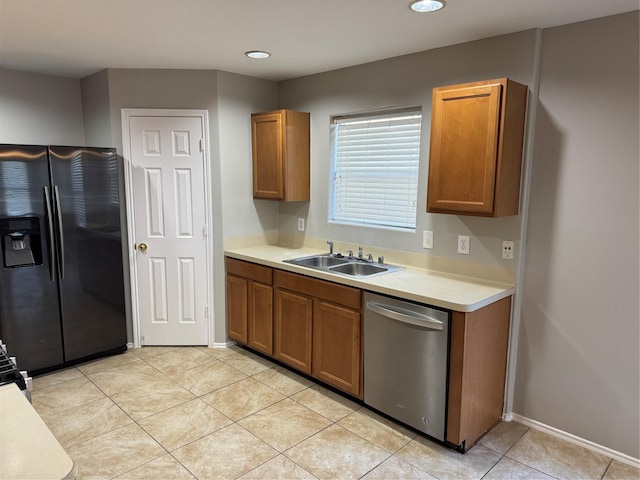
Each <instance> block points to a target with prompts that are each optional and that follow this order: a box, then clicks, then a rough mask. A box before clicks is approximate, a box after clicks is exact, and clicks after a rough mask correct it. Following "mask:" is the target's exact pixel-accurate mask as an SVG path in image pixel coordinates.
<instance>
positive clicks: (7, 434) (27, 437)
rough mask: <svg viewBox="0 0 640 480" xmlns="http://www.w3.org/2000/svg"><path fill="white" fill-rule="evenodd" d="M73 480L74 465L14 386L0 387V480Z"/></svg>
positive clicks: (12, 384)
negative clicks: (68, 479)
mask: <svg viewBox="0 0 640 480" xmlns="http://www.w3.org/2000/svg"><path fill="white" fill-rule="evenodd" d="M5 478H6V479H25V480H26V479H44V478H49V479H54V478H59V479H67V478H74V468H73V461H72V460H71V458H70V457H69V455H67V453H66V452H65V451H64V449H63V448H62V446H61V445H60V443H58V440H56V438H55V437H54V436H53V434H52V433H51V431H50V430H49V429H48V428H47V426H46V425H45V423H44V422H43V421H42V419H41V418H40V416H39V415H38V414H37V413H36V411H35V410H34V408H33V407H32V406H31V404H30V403H29V401H28V400H27V399H26V398H25V396H24V395H23V394H22V392H21V391H20V389H19V388H18V386H17V385H16V384H15V383H10V384H7V385H3V386H2V387H0V479H5Z"/></svg>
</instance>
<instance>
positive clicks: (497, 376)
mask: <svg viewBox="0 0 640 480" xmlns="http://www.w3.org/2000/svg"><path fill="white" fill-rule="evenodd" d="M510 316H511V297H508V298H505V299H503V300H500V301H498V302H496V303H493V304H491V305H488V306H486V307H484V308H482V309H480V310H477V311H475V312H471V313H467V314H466V320H465V334H464V354H463V355H464V365H463V368H462V391H461V397H460V430H459V432H460V434H459V438H458V441H457V442H454V443H456V444H457V445H459V444H460V443H461V442H462V441H466V444H465V446H466V448H469V447H471V446H472V445H473V444H475V443H476V442H477V441H478V439H479V438H480V437H482V435H484V434H485V433H487V432H488V431H489V430H491V428H493V427H494V426H495V425H496V424H497V423H498V422H499V421H500V419H501V417H502V407H503V402H504V383H505V375H506V367H507V347H508V343H509V319H510ZM452 340H453V339H452ZM452 346H453V345H452Z"/></svg>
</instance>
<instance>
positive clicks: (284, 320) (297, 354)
mask: <svg viewBox="0 0 640 480" xmlns="http://www.w3.org/2000/svg"><path fill="white" fill-rule="evenodd" d="M312 313H313V300H312V299H311V298H309V297H307V296H303V295H297V294H295V293H292V292H289V291H286V290H281V289H276V292H275V357H276V358H277V359H278V360H280V361H281V362H283V363H286V364H287V365H290V366H292V367H294V368H297V369H298V370H301V371H303V372H304V373H311V318H312Z"/></svg>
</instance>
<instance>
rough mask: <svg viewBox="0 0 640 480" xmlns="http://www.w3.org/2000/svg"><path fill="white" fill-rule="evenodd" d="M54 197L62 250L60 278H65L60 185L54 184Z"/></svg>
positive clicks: (60, 248)
mask: <svg viewBox="0 0 640 480" xmlns="http://www.w3.org/2000/svg"><path fill="white" fill-rule="evenodd" d="M53 197H54V198H55V201H56V215H57V217H58V240H59V242H60V243H59V250H60V278H61V279H63V280H64V232H63V228H62V211H61V209H60V191H59V190H58V186H57V185H54V186H53Z"/></svg>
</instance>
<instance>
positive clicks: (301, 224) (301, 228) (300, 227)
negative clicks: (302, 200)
mask: <svg viewBox="0 0 640 480" xmlns="http://www.w3.org/2000/svg"><path fill="white" fill-rule="evenodd" d="M298 231H299V232H304V217H299V218H298Z"/></svg>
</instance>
